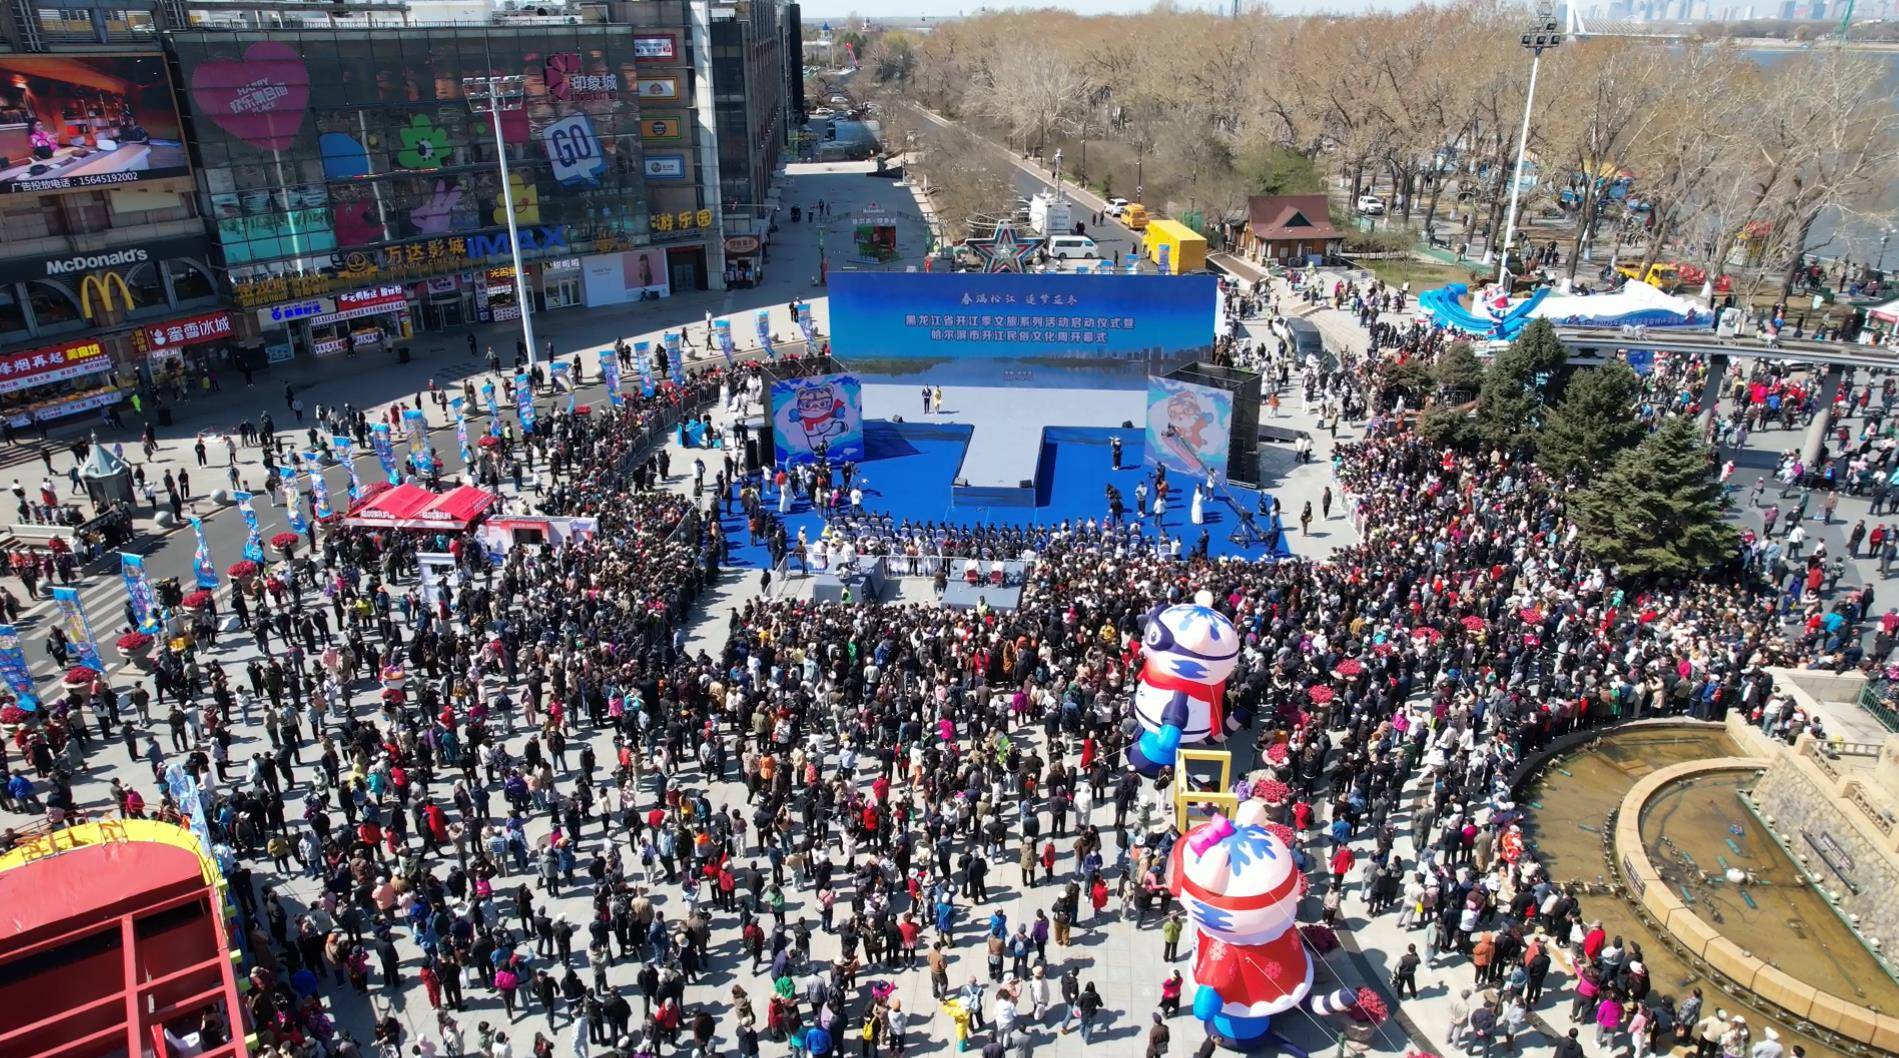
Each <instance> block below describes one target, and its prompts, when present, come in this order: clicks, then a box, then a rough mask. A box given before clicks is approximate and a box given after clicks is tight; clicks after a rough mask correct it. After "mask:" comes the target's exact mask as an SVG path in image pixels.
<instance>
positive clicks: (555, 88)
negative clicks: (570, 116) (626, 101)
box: [541, 37, 639, 103]
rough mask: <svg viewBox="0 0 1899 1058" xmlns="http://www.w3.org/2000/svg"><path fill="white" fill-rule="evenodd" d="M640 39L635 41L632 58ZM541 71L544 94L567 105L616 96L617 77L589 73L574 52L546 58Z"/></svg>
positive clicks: (602, 73) (608, 74)
mask: <svg viewBox="0 0 1899 1058" xmlns="http://www.w3.org/2000/svg"><path fill="white" fill-rule="evenodd" d="M638 48H639V38H637V37H635V38H634V50H635V54H637V53H638ZM541 71H542V74H543V76H545V78H546V80H547V94H548V95H549V96H552V97H553V98H555V99H559V100H564V101H566V102H570V103H580V102H585V101H587V100H590V99H606V98H609V97H611V96H614V95H617V94H619V91H620V75H619V74H617V73H608V72H606V71H603V70H602V71H591V72H590V71H588V70H587V69H586V64H585V63H584V62H583V61H582V60H581V57H580V53H579V52H577V51H558V52H555V53H554V54H552V55H549V56H548V57H547V61H546V62H545V63H544V64H543V65H542V67H541Z"/></svg>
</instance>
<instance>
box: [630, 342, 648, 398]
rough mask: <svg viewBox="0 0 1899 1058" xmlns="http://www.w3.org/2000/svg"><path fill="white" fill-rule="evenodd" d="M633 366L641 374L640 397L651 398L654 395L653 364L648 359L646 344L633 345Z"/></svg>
mask: <svg viewBox="0 0 1899 1058" xmlns="http://www.w3.org/2000/svg"><path fill="white" fill-rule="evenodd" d="M633 366H634V367H636V368H638V369H639V372H640V395H641V396H643V397H651V396H652V395H653V362H652V361H651V360H649V359H647V354H646V343H645V342H634V343H633Z"/></svg>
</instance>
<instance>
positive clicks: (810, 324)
mask: <svg viewBox="0 0 1899 1058" xmlns="http://www.w3.org/2000/svg"><path fill="white" fill-rule="evenodd" d="M798 332H799V333H800V334H803V335H804V344H806V345H810V344H811V343H812V342H815V341H817V340H818V321H817V320H816V319H814V318H813V317H812V315H811V305H810V303H808V302H800V303H799V304H798Z"/></svg>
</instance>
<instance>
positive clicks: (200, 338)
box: [136, 312, 231, 352]
mask: <svg viewBox="0 0 1899 1058" xmlns="http://www.w3.org/2000/svg"><path fill="white" fill-rule="evenodd" d="M136 333H137V341H138V343H139V344H141V345H143V347H144V349H145V351H147V352H158V351H160V350H163V349H180V348H183V347H184V346H187V345H198V344H199V343H201V342H215V341H218V340H220V339H223V338H229V337H230V336H231V314H230V313H228V312H207V313H205V314H204V315H202V316H192V317H189V318H187V319H182V320H173V321H171V322H170V323H154V324H150V325H147V326H143V327H140V328H139V329H138V331H137V332H136Z"/></svg>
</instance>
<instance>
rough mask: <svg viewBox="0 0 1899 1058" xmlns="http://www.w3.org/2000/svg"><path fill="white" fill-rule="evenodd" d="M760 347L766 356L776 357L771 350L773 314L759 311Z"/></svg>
mask: <svg viewBox="0 0 1899 1058" xmlns="http://www.w3.org/2000/svg"><path fill="white" fill-rule="evenodd" d="M758 347H759V348H760V349H763V350H765V355H766V356H768V357H769V356H772V355H774V354H773V353H772V348H771V313H770V312H768V311H766V310H764V309H759V310H758Z"/></svg>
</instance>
